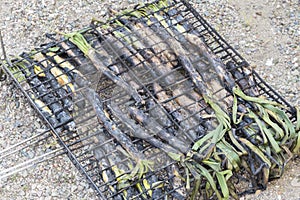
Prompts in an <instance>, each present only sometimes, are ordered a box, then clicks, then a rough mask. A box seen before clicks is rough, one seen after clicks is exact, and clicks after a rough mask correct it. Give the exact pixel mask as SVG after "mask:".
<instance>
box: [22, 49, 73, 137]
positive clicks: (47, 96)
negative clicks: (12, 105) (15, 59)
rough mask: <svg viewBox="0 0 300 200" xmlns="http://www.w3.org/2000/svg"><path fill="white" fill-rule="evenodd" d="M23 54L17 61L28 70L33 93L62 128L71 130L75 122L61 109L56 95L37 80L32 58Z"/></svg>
mask: <svg viewBox="0 0 300 200" xmlns="http://www.w3.org/2000/svg"><path fill="white" fill-rule="evenodd" d="M23 56H24V60H23V61H22V62H21V63H19V65H23V67H22V68H24V67H26V68H27V69H28V70H29V72H30V75H29V77H28V80H29V85H31V86H32V88H33V90H35V91H36V92H37V94H38V95H35V96H36V98H38V99H40V100H41V101H43V102H44V103H45V105H47V106H48V107H49V108H50V109H51V111H52V112H53V114H54V115H55V116H56V118H57V119H58V121H59V122H60V123H61V124H64V128H66V129H67V130H70V131H73V130H74V128H75V123H74V122H73V121H72V117H71V115H70V113H69V112H68V111H65V110H64V109H63V107H62V106H61V104H59V103H58V101H57V99H56V97H55V96H54V95H53V94H52V93H49V91H48V89H47V88H46V86H45V85H44V84H43V83H42V82H41V81H40V80H39V78H38V76H37V75H35V74H34V70H33V67H34V64H33V63H32V62H31V61H32V60H31V59H30V58H29V57H28V55H26V54H23Z"/></svg>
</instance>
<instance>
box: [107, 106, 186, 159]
mask: <svg viewBox="0 0 300 200" xmlns="http://www.w3.org/2000/svg"><path fill="white" fill-rule="evenodd" d="M109 107H110V110H112V112H113V113H114V115H115V116H116V117H117V118H119V119H120V120H121V121H122V122H123V123H125V124H126V126H127V127H129V128H130V130H132V134H133V136H134V137H137V138H140V139H143V140H145V141H147V142H149V143H150V144H152V145H153V146H155V147H157V148H159V149H160V150H162V151H164V152H165V153H166V154H168V155H169V156H170V157H171V158H172V159H175V160H178V158H180V157H182V156H184V155H182V154H181V153H180V152H179V150H176V149H174V147H172V146H169V145H167V144H164V143H163V142H161V141H160V140H158V139H156V138H154V137H153V135H149V134H148V133H147V132H146V131H144V130H143V129H142V128H141V127H140V126H138V125H136V124H135V122H134V121H133V120H132V119H130V118H128V116H127V115H126V114H124V113H123V112H122V111H121V110H120V109H119V108H118V105H116V104H114V103H112V104H111V105H110V106H109ZM129 109H130V108H128V111H127V112H130V110H129ZM131 109H134V108H131ZM131 114H132V115H134V116H133V118H135V119H137V120H143V119H142V118H141V117H140V116H138V115H136V114H135V113H134V114H133V113H131ZM142 117H143V116H142ZM152 134H153V131H152ZM154 134H158V133H157V132H154ZM184 148H186V147H184ZM179 160H180V159H179Z"/></svg>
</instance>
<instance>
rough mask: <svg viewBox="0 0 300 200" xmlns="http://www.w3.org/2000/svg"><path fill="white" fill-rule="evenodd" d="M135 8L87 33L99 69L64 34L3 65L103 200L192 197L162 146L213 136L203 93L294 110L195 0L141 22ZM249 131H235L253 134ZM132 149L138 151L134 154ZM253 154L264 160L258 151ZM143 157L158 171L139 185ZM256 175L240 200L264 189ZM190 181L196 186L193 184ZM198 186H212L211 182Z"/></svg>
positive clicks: (247, 177) (225, 101)
mask: <svg viewBox="0 0 300 200" xmlns="http://www.w3.org/2000/svg"><path fill="white" fill-rule="evenodd" d="M151 5H153V4H145V5H144V6H138V7H136V8H135V10H134V11H136V10H139V11H144V10H145V9H147V8H148V7H151ZM152 10H153V9H152ZM134 11H131V12H127V13H126V14H121V15H118V16H117V17H115V18H114V19H111V20H109V21H107V22H96V21H94V22H93V23H92V25H91V26H90V27H88V28H87V29H85V30H83V31H82V32H81V33H82V34H83V36H84V37H85V39H86V40H87V41H88V43H89V44H90V45H91V46H92V47H93V48H94V49H96V51H97V52H100V54H101V57H100V58H98V59H100V60H101V63H102V66H98V69H97V67H95V66H93V63H91V60H88V59H86V57H85V55H84V54H83V53H82V52H81V51H80V50H79V49H78V48H77V47H76V46H75V45H74V44H72V42H70V41H69V40H67V39H62V40H60V41H58V42H57V38H56V35H48V37H49V38H51V39H53V42H50V43H47V44H45V45H42V46H41V47H39V48H36V49H35V50H34V51H32V52H30V53H23V54H22V55H20V58H17V59H15V60H13V61H12V63H11V64H9V66H4V67H5V69H6V71H7V72H8V73H9V75H10V76H11V77H13V78H14V80H15V82H16V83H17V85H18V86H19V87H20V88H21V90H22V91H23V92H24V93H25V94H26V96H27V97H28V99H30V101H31V103H32V105H33V106H34V108H35V109H36V110H37V111H38V112H39V113H40V114H41V116H42V117H43V118H44V120H45V121H46V122H47V123H48V125H49V127H50V128H51V130H52V131H53V134H54V135H55V136H56V137H57V139H58V141H59V142H60V144H61V145H62V147H63V149H64V150H65V152H66V153H67V155H68V156H69V158H70V160H71V161H72V162H73V163H74V164H75V166H76V167H77V168H78V169H79V171H80V172H81V173H83V174H84V175H85V176H86V177H87V179H88V181H89V183H90V184H91V186H92V187H93V188H94V189H95V191H96V192H97V194H98V195H99V197H100V198H103V199H104V198H105V199H123V198H127V197H130V198H137V199H149V198H153V199H163V198H166V197H170V198H174V199H183V198H186V197H187V196H190V195H191V193H192V192H191V191H188V190H187V189H186V182H185V181H183V180H182V177H184V176H185V173H186V172H185V171H184V169H183V168H182V166H181V165H180V164H179V163H178V162H175V161H174V160H172V159H170V156H168V155H167V153H166V152H167V150H166V149H165V150H166V151H163V150H161V149H162V148H157V147H158V146H160V145H161V146H160V147H163V148H169V149H168V150H170V149H171V151H173V150H174V148H170V147H169V146H168V147H166V146H163V145H165V144H169V145H171V146H172V147H175V149H176V150H174V152H178V151H179V150H180V151H181V152H183V153H188V152H190V150H191V146H192V145H193V144H194V143H195V142H196V141H197V140H199V139H201V138H203V137H204V136H205V135H206V134H207V132H208V131H211V130H213V128H214V125H215V123H216V121H215V119H213V118H210V117H209V116H211V114H212V113H213V111H212V108H211V106H210V105H209V104H208V103H207V101H206V100H205V99H204V98H203V95H202V94H203V93H205V94H206V89H208V90H209V91H211V92H212V93H211V96H212V97H213V98H214V99H215V100H216V101H217V102H219V103H220V106H221V108H222V109H224V110H227V111H228V112H229V113H231V112H232V110H231V109H232V103H233V96H232V94H231V93H230V89H232V88H231V86H232V82H231V80H234V83H236V84H238V85H239V86H240V88H242V89H243V91H244V92H245V93H246V94H248V95H250V96H264V97H266V98H268V99H272V100H274V101H277V102H279V103H282V104H284V105H285V106H287V110H286V111H287V112H289V113H290V117H291V119H292V120H294V119H295V111H294V108H293V107H291V106H290V105H289V104H288V103H287V102H286V101H285V100H284V99H283V98H282V97H280V95H279V94H278V93H276V92H275V91H274V90H273V89H272V88H270V87H269V86H268V85H267V83H265V82H264V81H263V80H262V79H261V78H260V77H259V76H258V74H257V73H256V72H253V71H251V70H250V69H249V68H248V66H249V65H248V63H247V62H246V61H245V60H244V59H243V58H242V57H241V56H240V55H239V54H238V53H237V52H236V51H235V50H234V49H233V48H232V47H231V46H230V45H229V44H227V42H226V41H225V40H224V39H223V38H222V37H221V36H220V35H219V34H218V33H217V32H216V31H215V30H214V29H213V28H212V27H211V26H210V25H209V24H208V23H207V22H206V21H205V20H204V19H203V18H202V17H201V16H200V15H199V14H198V13H197V12H196V11H195V10H194V9H193V8H192V6H191V5H190V4H189V3H188V2H187V1H183V0H182V1H177V0H174V1H172V2H169V4H168V5H165V6H162V7H160V8H159V9H157V10H153V11H152V12H150V13H147V16H146V17H145V16H143V17H141V18H144V20H141V19H139V18H137V16H136V14H135V13H134ZM158 15H159V16H161V17H160V18H158V17H157V16H158ZM149 21H150V23H149ZM175 27H177V28H175ZM178 27H181V28H182V27H183V29H178ZM191 41H193V43H195V44H196V45H194V46H193V45H191V43H192V42H191ZM199 51H200V52H202V53H201V54H199V53H198V52H199ZM211 57H213V58H214V59H213V60H211V59H210V58H211ZM187 58H188V59H187ZM211 63H217V64H220V65H221V66H223V67H224V68H225V67H226V71H225V74H226V76H225V77H220V75H219V74H218V73H217V72H216V69H213V67H212V65H211ZM191 66H193V67H194V68H195V69H196V70H194V71H193V68H191ZM224 68H222V69H223V70H224ZM222 69H220V70H222ZM199 78H201V79H202V80H203V81H204V82H205V84H204V85H201V83H199V82H197V80H198V79H199ZM250 123H251V122H250ZM246 126H249V124H245V127H246ZM243 128H244V127H235V128H233V130H232V132H233V134H236V135H239V134H245V133H244V132H243ZM112 133H113V134H115V135H116V136H112ZM117 137H122V139H123V140H124V141H126V142H124V143H126V144H122V141H120V140H119V139H118V138H117ZM175 138H176V141H174V139H175ZM160 140H163V141H165V143H163V144H161V143H159V141H160ZM126 148H128V149H132V151H131V152H133V151H135V150H137V152H135V153H136V154H134V155H128V151H126V150H127V149H126ZM140 153H141V154H140ZM248 157H249V158H248V160H251V159H252V160H253V159H256V158H255V155H254V154H251V153H249V155H248ZM139 159H141V160H148V161H151V162H153V163H155V165H154V166H152V168H151V169H149V171H148V172H147V173H144V175H143V176H142V177H139V179H134V178H132V177H130V175H131V173H132V169H133V168H134V167H135V165H138V162H139ZM195 159H199V160H201V158H197V157H195ZM249 162H251V161H249ZM253 168H257V174H255V175H253V174H251V173H249V172H247V170H246V169H243V170H242V171H241V172H240V173H239V174H238V175H235V176H234V177H233V178H232V179H236V180H239V181H240V182H243V181H244V182H245V183H246V184H245V185H244V186H243V185H242V184H241V185H242V186H241V188H239V189H238V193H243V192H245V191H248V190H247V189H248V187H249V185H251V184H252V187H251V188H250V190H249V191H250V192H251V191H252V192H253V191H255V190H256V189H259V188H262V187H264V185H263V184H260V183H261V181H260V179H263V173H260V171H261V170H259V169H260V168H263V166H259V163H256V164H255V166H253ZM251 175H253V176H251ZM128 177H129V178H128ZM202 179H203V178H202ZM202 179H201V180H202ZM189 183H190V184H191V185H192V186H194V185H197V181H194V180H193V179H191V180H190V182H189ZM198 187H199V188H202V189H203V188H205V187H206V186H205V181H203V182H201V183H200V185H199V186H198ZM199 195H200V196H201V195H202V196H204V197H205V195H207V194H205V192H201V193H200V194H199Z"/></svg>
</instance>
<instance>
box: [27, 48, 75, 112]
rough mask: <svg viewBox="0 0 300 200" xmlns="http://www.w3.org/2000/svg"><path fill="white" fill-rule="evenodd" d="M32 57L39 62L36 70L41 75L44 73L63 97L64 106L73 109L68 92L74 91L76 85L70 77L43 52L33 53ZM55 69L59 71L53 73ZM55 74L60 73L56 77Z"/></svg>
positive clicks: (61, 97) (59, 95) (43, 75)
mask: <svg viewBox="0 0 300 200" xmlns="http://www.w3.org/2000/svg"><path fill="white" fill-rule="evenodd" d="M32 57H33V59H34V60H35V61H37V62H38V63H37V64H36V65H34V72H35V73H36V74H37V75H38V76H39V77H40V76H41V75H42V77H44V78H45V79H46V80H47V81H48V82H49V83H50V85H51V86H52V87H53V89H55V91H56V94H57V95H58V97H59V98H60V99H61V101H62V103H63V105H64V108H67V109H68V110H69V111H72V110H73V103H72V100H71V99H70V98H69V95H68V94H67V93H69V92H70V90H71V91H72V90H73V91H72V92H74V85H73V84H72V83H71V80H70V79H69V77H67V75H65V74H63V72H62V71H60V69H58V68H57V67H54V66H52V65H51V64H50V62H49V61H48V60H47V59H46V57H45V56H44V55H43V54H42V53H35V54H34V55H32ZM49 68H50V70H49ZM54 71H57V72H56V73H53V72H54ZM55 74H60V75H59V76H58V77H56V76H55ZM62 87H63V88H62ZM67 88H69V89H67Z"/></svg>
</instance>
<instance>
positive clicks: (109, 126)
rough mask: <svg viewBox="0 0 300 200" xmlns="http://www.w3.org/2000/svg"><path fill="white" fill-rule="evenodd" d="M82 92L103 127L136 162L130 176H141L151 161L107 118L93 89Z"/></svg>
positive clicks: (107, 115)
mask: <svg viewBox="0 0 300 200" xmlns="http://www.w3.org/2000/svg"><path fill="white" fill-rule="evenodd" d="M82 92H83V93H84V95H85V97H86V98H87V100H88V101H89V102H90V103H91V105H92V106H93V108H94V110H95V112H96V115H97V117H98V118H99V120H100V122H101V123H102V124H103V126H104V127H105V129H106V130H107V131H108V132H109V133H110V135H111V136H113V137H114V138H115V139H116V140H117V141H118V143H120V144H121V145H122V147H123V148H124V149H125V150H126V152H127V154H128V157H130V158H131V159H132V160H134V161H135V162H136V166H135V167H134V169H132V172H131V177H135V176H136V175H138V177H139V178H141V177H142V175H143V174H144V173H147V172H148V170H149V169H150V170H151V165H152V162H151V161H149V160H146V158H145V156H144V154H142V153H141V152H139V151H138V150H137V149H136V148H135V146H134V144H133V143H132V141H131V139H130V138H129V137H128V136H127V135H126V134H124V133H123V132H121V130H120V129H118V127H117V125H116V124H115V123H114V122H113V120H111V119H110V118H109V114H108V113H107V112H106V111H105V110H104V108H103V102H102V101H101V99H100V97H99V96H98V95H97V94H96V93H95V91H94V90H92V89H90V88H87V89H85V90H84V91H82Z"/></svg>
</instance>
